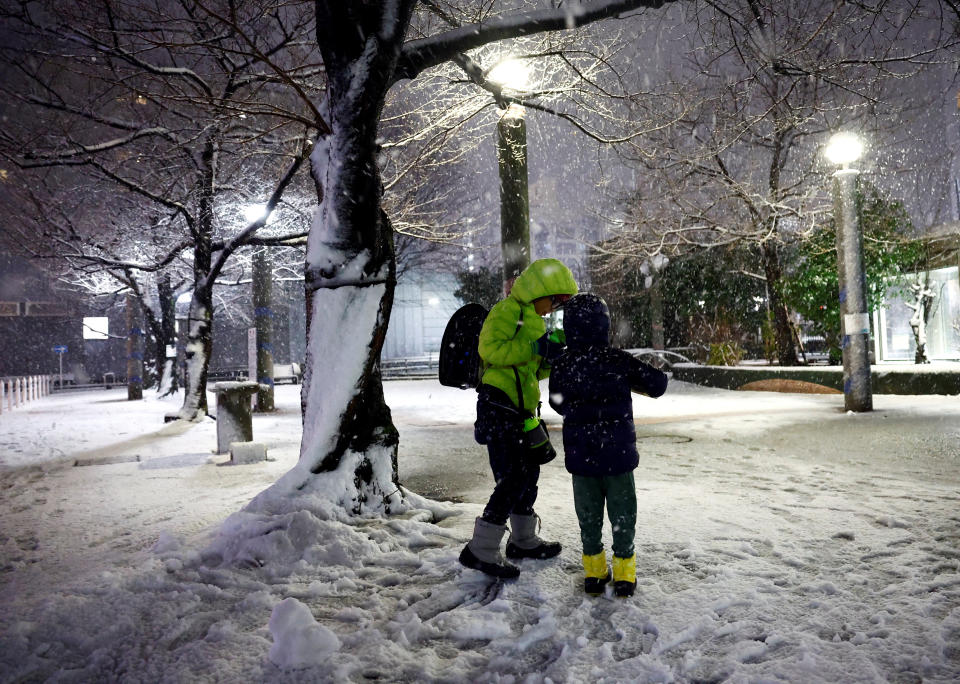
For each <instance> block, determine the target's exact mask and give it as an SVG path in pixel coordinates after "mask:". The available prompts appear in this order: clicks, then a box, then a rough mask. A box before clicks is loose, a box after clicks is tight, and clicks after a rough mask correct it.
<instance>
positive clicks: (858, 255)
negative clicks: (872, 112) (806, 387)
mask: <svg viewBox="0 0 960 684" xmlns="http://www.w3.org/2000/svg"><path fill="white" fill-rule="evenodd" d="M824 152H825V154H826V157H827V159H828V160H830V161H831V162H832V163H833V164H835V165H837V166H839V167H840V168H839V169H837V170H836V171H834V173H833V207H834V221H835V222H836V227H837V275H838V279H839V281H840V292H839V294H840V323H841V326H842V330H841V332H842V334H843V344H842V347H843V397H844V399H843V403H844V408H846V410H848V411H857V412H863V411H872V410H873V391H872V388H871V380H870V348H869V337H870V316H869V315H868V314H867V282H866V277H865V274H864V270H863V235H862V233H861V230H860V221H859V215H858V213H857V209H856V189H857V176H858V175H859V173H860V172H859V171H857V169H852V168H850V164H852V163H854V162H855V161H857V160H858V159H859V158H860V155H861V154H862V153H863V143H862V142H861V141H860V139H859V138H858V137H857V136H856V135H854V134H853V133H837V134H835V135H834V136H833V137H832V138H830V141H829V143H828V144H827V147H826V150H825V151H824Z"/></svg>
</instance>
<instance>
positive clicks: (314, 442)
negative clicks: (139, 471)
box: [254, 0, 415, 513]
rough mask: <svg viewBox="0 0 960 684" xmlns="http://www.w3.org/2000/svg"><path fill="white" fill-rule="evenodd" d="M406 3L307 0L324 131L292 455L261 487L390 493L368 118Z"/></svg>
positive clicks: (382, 288)
mask: <svg viewBox="0 0 960 684" xmlns="http://www.w3.org/2000/svg"><path fill="white" fill-rule="evenodd" d="M414 4H415V3H414V1H413V0H395V1H394V2H384V3H344V2H340V1H339V0H332V1H331V2H329V3H327V2H318V3H317V34H318V40H319V43H320V48H321V50H322V51H323V57H324V65H325V67H326V72H327V79H328V87H327V99H326V101H325V103H324V106H325V112H324V114H325V116H326V118H327V122H328V125H329V128H330V132H329V133H328V134H327V135H326V136H324V137H322V138H321V139H320V141H319V142H318V144H317V145H316V146H315V149H314V151H313V153H312V154H311V157H310V161H311V165H312V170H313V175H314V179H315V181H316V183H317V187H318V194H319V195H320V198H321V203H320V206H319V208H318V210H317V213H316V214H315V216H314V219H313V225H312V227H311V229H310V237H309V240H308V246H307V261H306V290H307V301H308V309H309V310H308V317H309V334H308V341H307V362H306V372H305V374H304V380H303V401H304V430H303V441H302V443H301V448H300V461H299V463H298V465H297V466H296V467H295V468H294V469H293V470H292V471H290V472H289V473H287V474H286V475H285V476H284V477H283V478H281V480H280V481H279V482H278V483H277V484H276V485H274V487H273V488H271V489H270V490H268V493H273V494H276V493H279V494H281V495H283V494H292V493H294V492H296V491H307V492H309V491H310V490H322V491H323V492H324V496H325V498H326V499H330V498H333V499H334V500H335V502H336V503H339V504H340V505H341V506H343V507H345V508H346V509H348V510H350V511H352V512H354V513H358V512H361V511H365V510H371V511H387V512H389V511H390V510H391V508H394V507H396V506H397V505H398V504H399V503H400V501H401V495H400V491H399V486H398V481H397V444H398V435H397V431H396V428H395V427H394V426H393V422H392V420H391V417H390V409H389V408H388V407H387V405H386V402H385V401H384V397H383V386H382V383H381V378H380V371H379V360H380V350H381V349H382V347H383V341H384V337H385V336H386V332H387V323H388V321H389V318H390V310H391V308H392V305H393V294H394V289H395V284H396V263H395V259H394V252H393V231H392V226H391V224H390V221H389V219H388V218H387V216H386V214H385V213H384V212H383V210H382V209H381V197H382V195H383V189H382V185H381V181H380V174H379V171H378V168H377V153H378V145H377V126H378V123H379V119H380V112H381V109H382V107H383V103H384V99H385V97H386V92H387V90H388V88H389V86H390V83H391V79H392V76H393V71H394V68H395V65H396V61H397V58H398V56H399V54H400V49H401V47H402V44H403V37H404V34H405V32H406V27H407V23H408V22H409V17H410V14H411V11H412V9H413V5H414ZM265 494H266V493H265ZM266 500H275V499H274V498H273V497H271V496H270V495H269V494H267V496H266V497H263V498H261V499H260V501H266ZM254 505H255V506H256V505H257V504H256V502H255V504H254Z"/></svg>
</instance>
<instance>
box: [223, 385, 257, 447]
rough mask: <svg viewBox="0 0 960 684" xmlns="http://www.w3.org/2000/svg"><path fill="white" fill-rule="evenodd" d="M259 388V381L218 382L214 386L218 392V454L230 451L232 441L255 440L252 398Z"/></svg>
mask: <svg viewBox="0 0 960 684" xmlns="http://www.w3.org/2000/svg"><path fill="white" fill-rule="evenodd" d="M259 390H260V383H257V382H218V383H216V384H215V385H214V386H213V391H214V392H216V394H217V453H218V454H225V453H227V452H228V451H230V444H231V443H232V442H252V441H253V412H252V411H251V410H250V398H251V397H252V396H253V395H254V394H256V393H257V392H258V391H259Z"/></svg>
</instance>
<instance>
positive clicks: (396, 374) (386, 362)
mask: <svg viewBox="0 0 960 684" xmlns="http://www.w3.org/2000/svg"><path fill="white" fill-rule="evenodd" d="M439 367H440V355H439V354H429V355H426V356H413V357H407V358H402V359H380V374H381V376H382V377H383V379H384V380H401V379H405V380H422V379H427V378H436V377H437V372H438V369H439Z"/></svg>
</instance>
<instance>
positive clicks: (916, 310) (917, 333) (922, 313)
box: [906, 273, 936, 363]
mask: <svg viewBox="0 0 960 684" xmlns="http://www.w3.org/2000/svg"><path fill="white" fill-rule="evenodd" d="M929 277H930V276H929V274H926V273H919V274H917V280H916V282H915V283H911V285H910V289H911V290H912V291H913V296H914V300H913V301H912V302H906V305H907V308H908V309H912V310H913V315H912V316H911V317H910V329H911V330H912V331H913V341H914V343H915V344H916V350H915V352H914V356H913V362H914V363H930V359H928V358H927V319H928V318H929V316H930V303H931V302H932V301H933V298H934V297H935V296H936V293H935V292H934V291H933V290H931V289H930V285H929Z"/></svg>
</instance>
